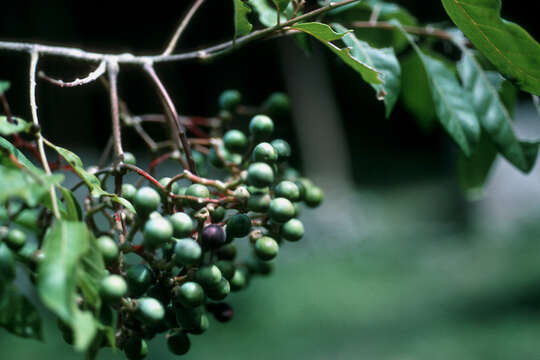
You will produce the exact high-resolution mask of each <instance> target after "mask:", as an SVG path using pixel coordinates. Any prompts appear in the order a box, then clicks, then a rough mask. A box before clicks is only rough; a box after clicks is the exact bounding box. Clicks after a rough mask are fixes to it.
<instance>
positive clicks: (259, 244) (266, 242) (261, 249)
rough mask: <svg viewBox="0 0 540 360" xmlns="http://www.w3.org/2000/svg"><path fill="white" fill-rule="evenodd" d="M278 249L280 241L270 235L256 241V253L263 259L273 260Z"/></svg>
mask: <svg viewBox="0 0 540 360" xmlns="http://www.w3.org/2000/svg"><path fill="white" fill-rule="evenodd" d="M278 251H279V245H278V243H277V242H276V240H274V239H272V238H271V237H269V236H263V237H261V238H259V239H257V241H255V255H257V257H258V258H259V259H261V260H264V261H268V260H272V259H273V258H275V257H276V256H277V254H278Z"/></svg>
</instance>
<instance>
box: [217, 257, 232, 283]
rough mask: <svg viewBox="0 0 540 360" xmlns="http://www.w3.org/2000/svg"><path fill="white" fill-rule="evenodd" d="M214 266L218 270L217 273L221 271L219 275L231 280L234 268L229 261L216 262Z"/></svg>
mask: <svg viewBox="0 0 540 360" xmlns="http://www.w3.org/2000/svg"><path fill="white" fill-rule="evenodd" d="M216 266H217V267H218V268H219V271H221V275H222V276H223V277H224V278H225V279H227V280H231V279H232V277H233V275H234V270H235V267H234V265H233V263H232V262H230V261H224V260H220V261H218V262H216Z"/></svg>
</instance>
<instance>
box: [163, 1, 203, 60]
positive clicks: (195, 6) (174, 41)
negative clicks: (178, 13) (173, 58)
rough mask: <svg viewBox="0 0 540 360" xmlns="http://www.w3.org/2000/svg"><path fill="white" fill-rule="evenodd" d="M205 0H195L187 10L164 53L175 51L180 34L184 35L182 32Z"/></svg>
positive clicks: (168, 53)
mask: <svg viewBox="0 0 540 360" xmlns="http://www.w3.org/2000/svg"><path fill="white" fill-rule="evenodd" d="M203 2H204V0H195V2H194V3H193V5H192V6H191V8H190V9H189V11H188V12H187V14H186V16H185V17H184V19H183V20H182V22H181V23H180V26H178V29H176V32H175V33H174V35H173V37H172V39H171V41H170V42H169V45H167V48H166V49H165V51H164V52H163V54H162V55H165V56H166V55H170V54H172V52H173V51H174V48H175V47H176V44H177V43H178V39H180V36H182V34H183V33H184V30H185V29H186V27H187V26H188V24H189V22H190V21H191V18H192V17H193V15H195V13H196V12H197V10H198V9H199V7H200V6H201V5H202V4H203Z"/></svg>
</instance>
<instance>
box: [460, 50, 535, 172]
mask: <svg viewBox="0 0 540 360" xmlns="http://www.w3.org/2000/svg"><path fill="white" fill-rule="evenodd" d="M458 72H459V75H460V77H461V81H462V83H463V86H464V88H465V90H466V91H467V92H468V94H467V97H469V98H470V99H471V100H472V104H473V106H474V109H475V110H476V114H477V116H478V119H479V121H480V125H481V126H482V128H483V129H484V130H485V131H486V132H487V134H488V135H489V138H490V140H491V141H492V142H493V144H494V145H495V146H496V147H497V149H498V150H499V152H500V153H501V154H502V155H503V156H504V157H505V158H506V159H507V160H508V161H509V162H511V163H512V164H513V165H514V166H516V167H517V168H518V169H520V170H521V171H523V172H529V171H530V170H531V169H532V167H533V165H534V163H535V161H536V156H537V154H538V143H530V142H520V141H519V140H518V139H517V137H516V135H515V134H514V130H513V129H512V117H511V116H510V114H509V113H508V111H507V110H506V107H505V106H504V104H503V102H502V101H501V99H500V97H499V93H498V91H497V88H496V87H494V86H493V84H492V81H490V79H489V77H488V75H487V74H486V73H485V72H484V70H483V69H482V67H481V66H480V64H479V63H478V61H477V60H476V59H475V58H474V56H473V55H472V53H471V52H470V51H469V50H467V49H466V48H465V47H463V48H462V57H461V60H460V62H459V63H458ZM501 83H502V82H501Z"/></svg>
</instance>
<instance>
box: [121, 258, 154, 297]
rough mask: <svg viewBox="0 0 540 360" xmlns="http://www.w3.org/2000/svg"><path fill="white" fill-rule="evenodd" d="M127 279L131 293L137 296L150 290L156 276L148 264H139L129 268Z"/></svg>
mask: <svg viewBox="0 0 540 360" xmlns="http://www.w3.org/2000/svg"><path fill="white" fill-rule="evenodd" d="M126 279H127V283H128V288H129V292H130V294H131V295H132V296H134V297H137V296H140V295H142V294H144V293H145V292H146V291H147V290H148V288H149V287H150V285H152V282H153V281H154V276H153V275H152V270H150V269H149V268H148V267H147V266H146V265H143V264H137V265H134V266H131V267H130V268H129V269H128V271H127V275H126Z"/></svg>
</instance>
